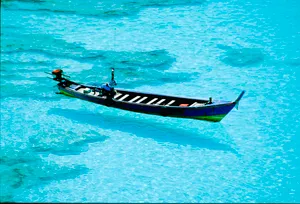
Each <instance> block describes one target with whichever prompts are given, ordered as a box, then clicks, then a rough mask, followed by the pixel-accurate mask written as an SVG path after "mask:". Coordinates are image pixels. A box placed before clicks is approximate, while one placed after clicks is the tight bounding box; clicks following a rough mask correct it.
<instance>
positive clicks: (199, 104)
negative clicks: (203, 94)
mask: <svg viewBox="0 0 300 204" xmlns="http://www.w3.org/2000/svg"><path fill="white" fill-rule="evenodd" d="M199 106H204V104H203V103H198V102H195V103H193V104H192V105H190V107H199Z"/></svg>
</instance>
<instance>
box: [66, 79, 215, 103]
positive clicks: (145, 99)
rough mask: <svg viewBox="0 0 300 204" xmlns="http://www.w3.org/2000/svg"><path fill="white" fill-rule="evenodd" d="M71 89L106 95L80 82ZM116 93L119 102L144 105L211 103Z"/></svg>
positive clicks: (122, 92) (120, 91) (94, 94)
mask: <svg viewBox="0 0 300 204" xmlns="http://www.w3.org/2000/svg"><path fill="white" fill-rule="evenodd" d="M69 88H70V89H72V90H73V91H76V92H79V93H82V94H86V95H90V96H94V97H100V98H103V99H105V98H106V96H103V95H102V93H101V92H100V91H99V89H97V88H96V87H92V86H85V85H80V84H71V85H70V86H69ZM115 91H116V94H115V95H114V97H113V99H114V100H115V101H119V102H127V103H135V104H144V105H158V106H177V107H178V106H180V107H200V106H205V105H207V104H211V103H212V101H211V100H200V99H191V98H183V97H176V96H166V95H158V94H150V93H140V92H135V91H126V90H120V89H115Z"/></svg>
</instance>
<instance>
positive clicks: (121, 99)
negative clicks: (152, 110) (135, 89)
mask: <svg viewBox="0 0 300 204" xmlns="http://www.w3.org/2000/svg"><path fill="white" fill-rule="evenodd" d="M128 96H129V94H126V95H124V96H122V97H121V98H120V99H119V101H123V100H124V99H125V98H127V97H128Z"/></svg>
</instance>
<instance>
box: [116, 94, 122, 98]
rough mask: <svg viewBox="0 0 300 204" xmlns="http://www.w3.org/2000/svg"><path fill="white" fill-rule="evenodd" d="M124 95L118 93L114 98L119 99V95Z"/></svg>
mask: <svg viewBox="0 0 300 204" xmlns="http://www.w3.org/2000/svg"><path fill="white" fill-rule="evenodd" d="M120 96H122V94H121V93H117V94H116V95H115V96H114V99H117V98H118V97H120Z"/></svg>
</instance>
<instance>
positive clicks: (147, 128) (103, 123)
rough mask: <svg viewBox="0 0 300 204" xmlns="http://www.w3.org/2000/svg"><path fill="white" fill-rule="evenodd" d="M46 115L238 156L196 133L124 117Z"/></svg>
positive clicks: (70, 112) (71, 113)
mask: <svg viewBox="0 0 300 204" xmlns="http://www.w3.org/2000/svg"><path fill="white" fill-rule="evenodd" d="M48 114H55V115H59V116H63V117H66V118H69V119H71V120H75V121H78V122H80V123H88V124H91V125H95V126H99V127H101V128H104V129H111V130H120V131H124V132H130V133H134V134H136V136H138V137H143V138H152V139H154V140H155V141H157V142H159V143H173V144H177V145H183V146H188V145H190V146H191V147H192V148H195V149H198V148H206V149H210V150H222V151H230V152H232V153H234V154H238V152H237V151H236V150H235V149H233V148H232V147H231V146H230V145H228V144H222V143H220V142H219V141H217V140H215V139H211V138H207V137H205V135H202V134H197V133H195V134H191V132H188V131H185V130H182V129H178V128H176V127H174V128H169V127H165V126H164V125H162V124H160V123H157V122H153V121H145V120H144V121H143V120H138V119H136V118H128V117H124V116H121V117H118V116H112V115H108V114H97V113H93V112H90V111H81V110H73V109H61V108H52V109H50V110H49V111H48ZM149 133H150V134H149Z"/></svg>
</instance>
